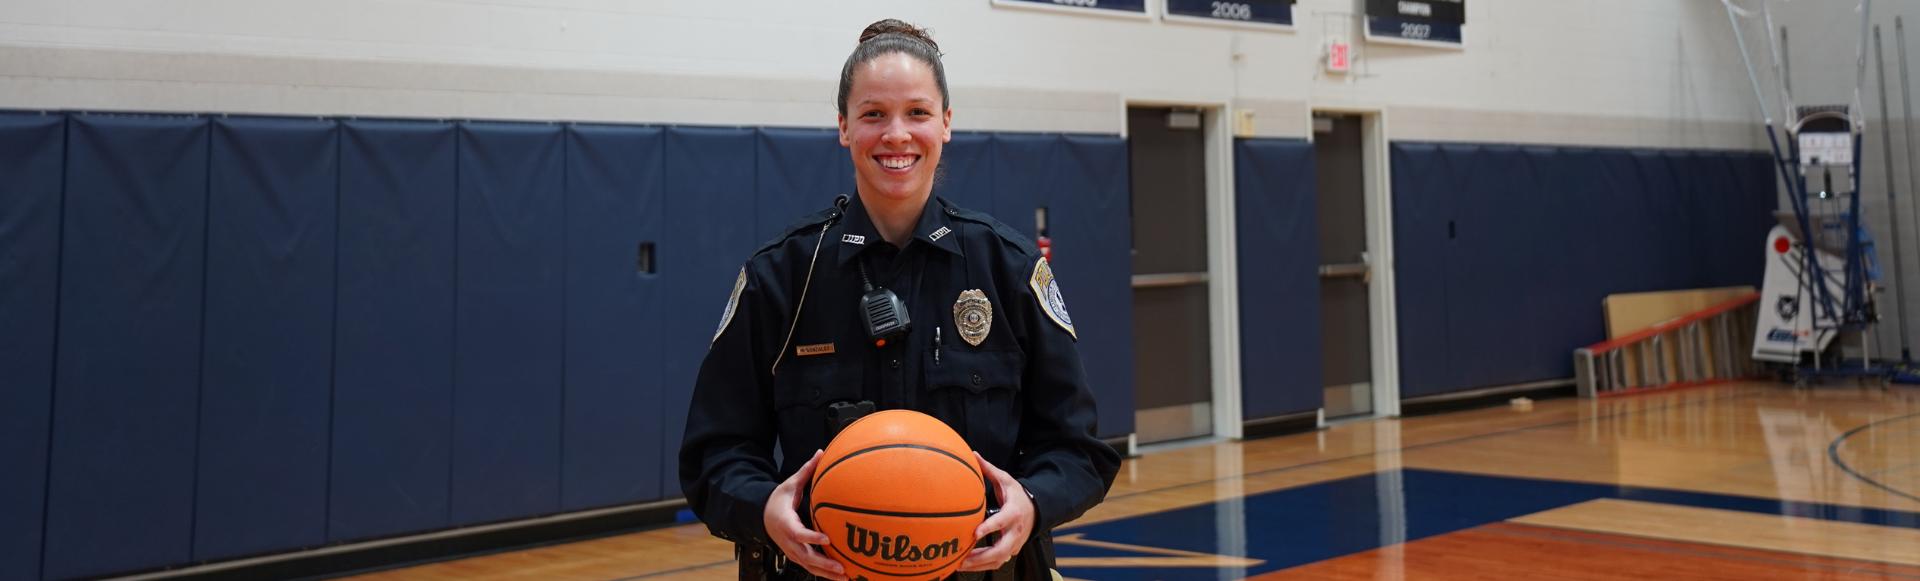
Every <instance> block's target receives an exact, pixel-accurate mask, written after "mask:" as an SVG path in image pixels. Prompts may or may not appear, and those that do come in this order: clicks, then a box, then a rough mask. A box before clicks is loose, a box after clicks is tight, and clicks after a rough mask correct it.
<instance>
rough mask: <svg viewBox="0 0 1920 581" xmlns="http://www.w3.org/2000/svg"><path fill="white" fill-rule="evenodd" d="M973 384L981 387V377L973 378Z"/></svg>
mask: <svg viewBox="0 0 1920 581" xmlns="http://www.w3.org/2000/svg"><path fill="white" fill-rule="evenodd" d="M973 384H974V385H980V376H978V375H975V376H973Z"/></svg>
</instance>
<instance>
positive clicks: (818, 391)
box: [813, 389, 820, 399]
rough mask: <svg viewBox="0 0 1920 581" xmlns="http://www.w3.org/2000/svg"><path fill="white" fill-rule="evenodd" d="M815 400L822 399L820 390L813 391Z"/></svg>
mask: <svg viewBox="0 0 1920 581" xmlns="http://www.w3.org/2000/svg"><path fill="white" fill-rule="evenodd" d="M813 399H820V390H818V389H816V390H813Z"/></svg>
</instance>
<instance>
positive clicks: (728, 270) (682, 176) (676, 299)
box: [659, 127, 798, 496]
mask: <svg viewBox="0 0 1920 581" xmlns="http://www.w3.org/2000/svg"><path fill="white" fill-rule="evenodd" d="M755 141H756V137H755V135H754V131H753V130H751V129H719V128H706V127H673V128H669V129H667V136H666V168H667V173H666V191H665V203H664V204H663V206H662V209H663V211H664V214H665V216H666V220H665V227H664V228H663V229H662V233H663V234H664V235H665V238H664V239H663V240H661V241H660V246H659V253H660V255H659V260H660V277H661V280H660V283H661V285H660V286H661V293H660V304H661V305H665V306H664V307H663V308H662V309H661V313H660V315H661V316H660V322H661V326H660V333H661V334H662V335H663V336H665V337H668V338H669V340H668V341H666V342H665V344H664V345H663V346H662V348H661V350H660V361H661V366H660V382H661V384H660V385H661V388H660V403H659V405H660V410H661V414H662V417H661V420H662V421H661V422H660V425H661V427H660V429H661V443H662V446H661V449H663V450H667V451H668V453H666V454H664V455H663V456H662V457H661V459H660V461H661V462H662V470H661V481H662V482H661V491H662V493H664V494H666V495H667V496H679V495H680V476H679V470H678V464H677V458H676V457H675V456H676V454H678V451H679V450H680V436H681V435H682V434H683V433H684V432H685V431H686V424H687V412H686V410H687V404H688V402H689V401H691V400H692V398H693V380H694V376H695V375H696V374H697V373H698V372H699V370H700V361H701V360H702V359H703V358H705V357H706V354H707V346H708V345H711V344H712V340H713V336H714V331H715V330H716V329H717V328H718V326H719V323H720V313H721V311H722V310H724V309H725V308H726V306H727V297H728V295H730V294H731V293H732V292H733V281H734V279H735V277H736V276H737V275H738V274H739V273H740V267H741V265H743V264H745V263H746V261H747V255H748V254H749V253H751V252H753V250H754V248H756V247H757V246H756V245H757V244H758V243H760V242H761V241H762V239H761V238H759V237H757V236H756V235H755V234H756V233H755V232H754V229H755V225H754V223H755V220H754V219H753V217H754V216H758V215H759V213H758V211H757V210H756V209H755V200H754V191H755V183H754V182H755V179H754V172H753V171H748V170H747V169H743V168H753V167H754V163H755V157H756V149H757V148H756V147H755V145H754V144H755ZM795 218H798V216H795Z"/></svg>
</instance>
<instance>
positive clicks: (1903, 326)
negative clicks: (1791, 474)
mask: <svg viewBox="0 0 1920 581" xmlns="http://www.w3.org/2000/svg"><path fill="white" fill-rule="evenodd" d="M1873 65H1874V68H1875V69H1876V70H1877V71H1878V72H1879V77H1880V120H1881V124H1882V125H1886V127H1884V128H1882V129H1881V130H1880V149H1881V150H1883V151H1885V152H1886V159H1887V224H1888V225H1889V227H1890V230H1891V231H1892V233H1893V281H1894V285H1893V296H1894V299H1893V300H1894V303H1893V316H1894V317H1896V318H1898V319H1899V320H1900V325H1899V327H1898V328H1899V330H1900V358H1901V360H1902V361H1905V360H1906V357H1907V352H1908V346H1907V285H1906V284H1905V283H1904V282H1902V280H1903V279H1902V278H1901V277H1900V272H1901V270H1902V269H1901V266H1900V264H1901V262H1900V219H1899V208H1900V205H1899V204H1898V203H1896V202H1895V199H1894V190H1895V189H1896V188H1897V187H1898V186H1897V185H1896V184H1895V183H1894V176H1893V173H1894V165H1893V118H1892V117H1891V116H1890V115H1889V114H1888V113H1887V52H1886V47H1885V46H1884V45H1883V44H1882V43H1881V41H1880V27H1879V26H1875V27H1873ZM1908 179H1912V178H1911V176H1909V178H1908Z"/></svg>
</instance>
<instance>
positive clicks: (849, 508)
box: [813, 502, 986, 522]
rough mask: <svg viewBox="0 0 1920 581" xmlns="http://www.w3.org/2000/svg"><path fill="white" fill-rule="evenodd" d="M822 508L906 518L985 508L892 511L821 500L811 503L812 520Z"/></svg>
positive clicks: (936, 516) (815, 520) (937, 515)
mask: <svg viewBox="0 0 1920 581" xmlns="http://www.w3.org/2000/svg"><path fill="white" fill-rule="evenodd" d="M823 508H832V509H838V510H841V511H845V512H855V513H860V514H870V515H874V516H897V517H906V518H948V517H956V516H967V515H970V514H974V513H978V512H980V511H982V510H985V509H986V505H981V506H976V507H973V508H970V509H967V510H959V511H954V512H899V511H892V510H873V509H870V508H860V507H854V506H847V505H844V504H833V503H826V502H823V503H820V504H816V505H813V521H814V522H820V509H823Z"/></svg>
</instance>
